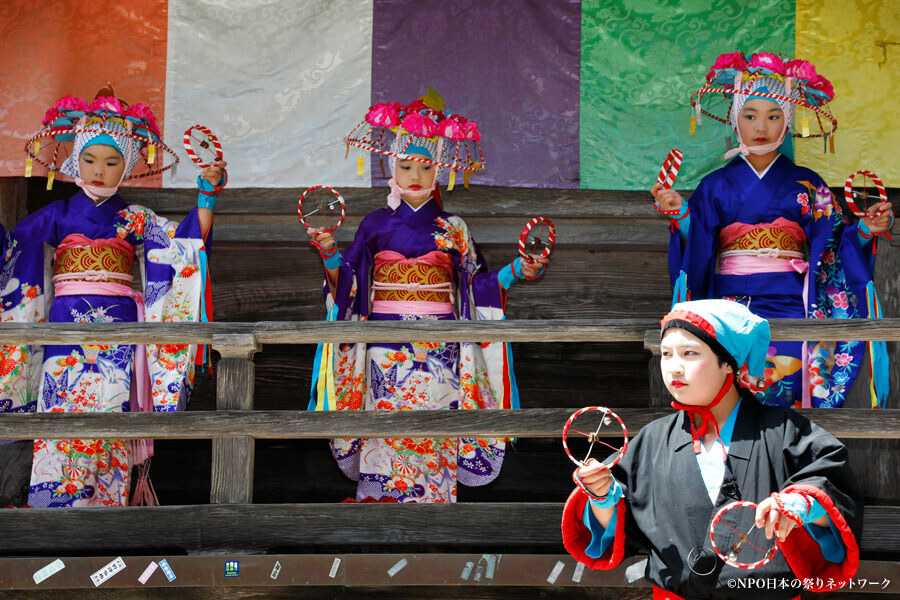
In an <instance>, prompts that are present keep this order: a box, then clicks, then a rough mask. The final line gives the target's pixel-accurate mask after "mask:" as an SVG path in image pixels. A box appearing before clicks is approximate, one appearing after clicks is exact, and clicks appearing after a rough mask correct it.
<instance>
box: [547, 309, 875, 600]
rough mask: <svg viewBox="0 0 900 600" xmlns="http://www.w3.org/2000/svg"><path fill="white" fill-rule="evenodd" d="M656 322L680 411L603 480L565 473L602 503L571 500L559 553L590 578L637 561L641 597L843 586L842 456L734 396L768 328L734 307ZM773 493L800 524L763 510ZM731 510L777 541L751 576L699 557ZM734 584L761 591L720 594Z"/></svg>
mask: <svg viewBox="0 0 900 600" xmlns="http://www.w3.org/2000/svg"><path fill="white" fill-rule="evenodd" d="M662 324H663V334H664V335H663V338H664V339H663V343H662V354H663V358H662V371H663V377H664V380H665V383H666V386H667V388H668V389H669V391H670V392H671V393H672V394H673V396H674V397H675V398H676V401H675V402H673V403H672V404H673V407H675V408H677V409H680V410H678V411H677V412H675V413H674V414H672V415H669V416H667V417H663V418H661V419H658V420H656V421H654V422H652V423H650V424H649V425H648V426H646V427H644V428H643V429H642V430H641V431H640V432H639V433H638V435H637V436H636V437H635V438H634V439H633V440H632V441H631V442H630V444H629V445H628V449H627V452H626V454H625V456H624V458H623V459H622V460H621V461H620V462H619V463H618V464H617V465H615V466H614V467H613V468H612V470H611V475H612V477H610V471H609V470H607V469H605V468H602V467H601V465H600V464H599V463H596V462H593V461H591V464H589V465H588V466H585V467H580V468H579V469H577V470H576V476H578V477H580V478H581V480H582V482H583V483H585V484H586V485H587V487H588V489H590V490H591V492H592V493H594V494H595V495H598V496H604V495H605V500H603V501H596V500H590V499H589V498H588V496H587V495H586V494H585V493H584V492H583V491H582V490H581V489H580V488H577V487H576V489H575V490H574V491H573V492H572V494H571V495H570V496H569V499H568V501H567V502H566V506H565V509H564V512H563V519H562V533H563V540H564V542H565V546H566V549H567V550H568V551H569V553H570V554H572V556H573V557H575V558H576V559H577V560H578V561H580V562H582V563H584V564H585V565H587V566H589V567H590V568H592V569H611V568H614V567H616V566H617V565H618V564H619V563H620V562H621V561H622V559H623V558H624V557H625V556H626V555H630V554H638V553H640V554H643V553H646V554H649V560H648V562H647V569H646V577H647V579H648V580H649V581H650V582H651V583H653V585H654V596H653V597H654V598H668V599H671V600H678V598H679V597H681V598H685V599H694V598H698V599H699V598H716V599H717V600H718V599H728V598H772V599H785V598H799V595H800V591H801V590H803V589H806V590H812V591H829V590H835V589H839V588H841V587H843V586H846V585H847V584H848V583H849V580H850V579H851V578H852V577H853V575H854V574H855V573H856V570H857V568H858V566H859V547H858V542H857V540H858V539H859V536H860V534H861V530H862V517H863V505H862V495H861V493H860V490H859V487H858V485H857V483H856V479H855V477H854V475H853V473H852V472H851V470H850V468H849V465H848V461H847V450H846V448H845V447H844V446H843V444H841V443H840V442H839V441H838V440H837V439H835V438H834V437H833V436H832V435H831V434H829V433H828V432H826V431H825V430H823V429H822V428H820V427H818V426H817V425H815V424H814V423H812V422H810V421H809V420H808V419H806V418H805V417H802V416H800V415H799V414H797V413H796V412H794V411H793V410H792V409H789V408H781V407H771V406H763V405H760V404H758V403H757V402H755V401H754V400H753V397H752V395H750V394H748V393H746V390H744V392H743V393H741V392H740V390H741V387H742V386H747V387H752V386H753V385H754V383H755V381H756V377H758V376H760V375H761V374H762V372H763V367H764V366H765V360H766V350H767V348H768V345H769V328H768V322H766V321H765V320H764V319H761V318H759V317H756V316H755V315H753V314H752V313H750V312H749V311H748V310H747V309H746V308H744V307H743V306H742V305H740V304H738V303H735V302H729V301H726V300H700V301H695V302H684V303H681V304H677V305H675V307H673V311H672V312H671V313H669V314H668V315H667V316H666V317H665V318H664V319H663V321H662ZM670 329H671V330H673V331H671V332H670V331H669V330H670ZM670 334H671V335H670ZM704 353H705V354H707V355H710V356H711V357H712V360H711V361H710V360H706V362H703V361H704ZM716 363H718V365H716ZM745 363H746V365H745ZM738 365H742V366H743V368H741V369H738ZM736 380H737V381H738V382H739V383H735V381H736ZM717 391H718V393H716V392H717ZM773 492H778V493H779V499H780V500H781V501H783V504H784V505H785V506H786V507H787V509H788V510H789V511H791V512H794V513H795V514H798V515H799V516H800V518H801V519H802V521H803V526H802V527H801V526H799V525H796V526H795V524H794V522H793V521H791V520H790V519H788V518H787V517H786V516H784V515H782V513H781V512H779V511H778V510H777V508H776V503H775V499H774V498H770V496H771V495H772V494H773ZM735 500H746V501H750V502H754V503H758V504H759V505H760V506H759V508H758V509H757V513H756V523H757V524H762V525H764V526H767V528H768V530H769V531H772V532H773V533H774V534H775V535H777V536H778V547H779V550H780V551H779V552H777V553H776V554H775V556H774V558H772V560H771V561H770V562H769V563H768V564H765V565H764V566H762V567H760V568H758V569H755V570H741V569H736V568H734V567H732V566H729V565H726V564H725V563H724V562H723V561H722V560H721V559H719V558H718V557H717V556H716V555H715V553H714V552H713V551H712V550H711V544H710V539H709V531H710V524H711V521H712V518H713V516H714V515H715V513H716V512H717V511H718V510H719V509H720V508H722V507H723V506H725V505H726V504H729V503H731V502H733V501H735ZM750 524H751V525H752V516H750ZM746 530H747V529H743V531H746ZM773 530H774V531H773ZM746 578H750V579H755V580H757V582H756V583H758V582H760V581H762V582H763V584H762V585H765V586H767V587H769V589H759V587H749V586H747V585H743V584H741V583H736V582H735V581H732V582H731V583H730V584H729V580H738V579H746ZM769 582H771V583H769ZM745 583H746V582H745Z"/></svg>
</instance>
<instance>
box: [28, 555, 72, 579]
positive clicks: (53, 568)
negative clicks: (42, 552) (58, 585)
mask: <svg viewBox="0 0 900 600" xmlns="http://www.w3.org/2000/svg"><path fill="white" fill-rule="evenodd" d="M65 568H66V565H65V563H64V562H63V561H61V560H59V559H58V558H57V559H56V560H54V561H53V562H52V563H50V564H49V565H47V566H45V567H41V568H40V569H38V570H37V571H35V572H34V575H32V576H31V577H32V578H33V579H34V583H35V584H38V583H40V582H42V581H44V580H45V579H47V578H48V577H50V576H51V575H55V574H57V573H59V572H60V571H62V570H63V569H65Z"/></svg>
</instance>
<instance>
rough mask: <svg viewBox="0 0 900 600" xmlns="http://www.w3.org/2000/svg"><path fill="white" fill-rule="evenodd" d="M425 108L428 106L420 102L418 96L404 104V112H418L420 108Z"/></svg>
mask: <svg viewBox="0 0 900 600" xmlns="http://www.w3.org/2000/svg"><path fill="white" fill-rule="evenodd" d="M426 108H428V107H427V106H425V103H424V102H422V99H421V98H419V99H417V100H413V101H412V102H410V103H409V104H408V105H407V106H406V112H407V113H414V112H419V111H420V110H425V109H426Z"/></svg>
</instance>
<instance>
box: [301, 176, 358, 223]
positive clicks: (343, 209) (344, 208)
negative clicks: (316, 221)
mask: <svg viewBox="0 0 900 600" xmlns="http://www.w3.org/2000/svg"><path fill="white" fill-rule="evenodd" d="M318 189H325V190H328V191H329V192H331V193H332V194H334V195H335V197H336V198H337V202H340V204H341V218H340V219H338V222H337V225H335V226H334V227H332V228H331V229H324V230H323V231H324V232H325V233H331V232H332V231H334V230H336V229H337V228H338V227H340V226H341V223H343V222H344V217H346V216H347V206H346V205H345V204H344V197H343V196H341V195H340V193H338V191H337V190H336V189H334V188H332V187H329V186H327V185H314V186H312V187H309V188H306V190H305V191H304V192H303V194H302V195H301V196H300V200H299V201H298V202H297V216H299V217H300V223H302V224H303V226H304V227H306V228H307V229H316V228H315V227H313V226H312V225H310V224H309V223H307V222H306V219H304V218H303V200H304V199H305V198H306V196H307V194H309V193H310V192H312V191H313V190H318ZM307 216H308V214H307Z"/></svg>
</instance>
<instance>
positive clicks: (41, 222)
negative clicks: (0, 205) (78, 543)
mask: <svg viewBox="0 0 900 600" xmlns="http://www.w3.org/2000/svg"><path fill="white" fill-rule="evenodd" d="M42 138H44V139H46V140H49V141H50V142H52V141H54V140H55V141H56V142H57V143H65V142H68V141H74V147H73V149H72V151H71V153H70V154H69V156H68V158H67V160H66V161H65V162H64V163H63V165H62V167H61V171H62V172H63V173H65V174H66V175H69V176H71V177H73V178H74V179H75V183H76V184H77V185H78V186H79V187H80V188H81V191H79V192H78V193H77V194H75V195H74V196H72V197H71V198H69V199H67V200H58V201H56V202H54V203H52V204H50V205H48V206H46V207H44V208H42V209H40V210H38V211H36V212H34V213H33V214H31V215H29V216H28V217H26V218H25V219H23V220H22V221H21V222H19V223H18V224H17V225H16V227H15V229H14V230H12V231H10V232H6V231H3V230H2V228H0V244H2V254H0V257H2V262H0V266H2V270H0V294H2V306H0V316H2V320H3V322H44V321H48V320H49V321H51V322H59V323H90V322H96V323H114V322H134V321H197V320H200V319H201V318H202V317H203V314H204V309H205V306H204V303H205V298H204V294H205V292H206V291H207V290H208V287H207V280H206V277H207V273H206V247H207V246H206V243H207V235H208V233H209V231H210V228H211V226H212V221H213V212H212V209H213V207H214V205H215V196H214V195H206V194H201V195H200V202H199V205H198V208H196V209H194V210H192V211H191V212H190V213H189V214H188V216H187V218H186V219H185V220H184V222H182V223H181V224H180V225H179V224H177V223H172V222H170V221H167V220H166V219H164V218H162V217H160V216H158V215H156V214H154V213H153V212H152V211H150V210H148V209H146V208H144V207H142V206H137V205H128V204H126V203H125V202H124V201H123V200H122V198H121V197H120V196H119V195H118V194H117V190H118V187H119V185H120V184H121V183H122V181H124V180H125V179H128V178H134V177H142V176H145V175H149V174H153V173H158V172H159V171H161V170H164V167H162V163H163V156H162V154H163V152H169V153H171V151H170V150H168V148H166V147H165V145H164V144H163V143H162V142H161V141H160V136H159V130H158V129H157V127H156V122H155V117H154V116H153V113H152V112H151V111H150V109H149V108H148V107H146V106H145V105H143V104H135V105H132V106H130V107H128V106H127V105H126V104H124V103H123V102H121V101H120V100H118V99H117V98H115V97H112V96H100V97H97V98H96V99H95V100H94V102H93V103H92V104H91V105H90V106H88V105H87V104H86V103H85V102H84V101H82V100H81V99H78V98H73V97H71V96H67V97H65V98H63V99H61V100H60V101H59V102H57V104H56V105H55V106H54V107H53V108H51V109H50V110H49V111H48V112H47V116H46V117H45V120H44V128H43V129H42V130H41V131H40V132H39V133H38V134H37V135H36V136H35V137H34V138H32V140H31V141H30V142H29V161H28V168H29V169H28V170H30V166H31V163H32V161H33V160H38V161H39V162H42V163H43V162H44V161H43V160H42V158H41V153H40V149H39V144H38V143H35V140H41V139H42ZM47 146H50V143H48V144H47ZM150 148H152V149H150ZM48 150H50V148H48ZM57 150H58V147H57V148H56V149H54V150H53V156H54V160H53V162H51V163H50V164H49V165H48V166H50V168H51V174H52V173H53V172H54V170H55V156H56V155H57V154H56V151H57ZM157 150H158V151H159V154H160V156H158V157H153V154H155V152H156V151H157ZM171 155H172V156H174V153H171ZM176 160H177V159H176ZM139 162H140V163H143V167H144V169H143V170H144V172H143V173H139V174H132V173H133V170H134V169H135V167H136V166H137V165H138V163H139ZM150 162H155V163H156V165H155V167H154V166H151V165H150V164H148V163H150ZM45 164H46V163H45ZM224 166H225V165H224V163H218V164H217V165H216V166H213V167H210V168H208V169H206V170H205V171H204V173H203V174H202V176H201V179H200V180H199V181H200V182H202V183H200V186H201V189H205V190H212V186H211V185H210V182H218V181H219V179H220V177H221V175H222V169H223V167H224ZM27 174H29V175H30V173H27ZM135 259H137V260H138V263H139V272H140V283H141V286H140V288H139V289H140V291H138V290H136V289H134V286H133V283H134V281H133V278H134V276H133V269H132V266H133V263H134V261H135ZM195 356H196V346H187V345H150V346H146V347H145V346H132V345H124V344H118V345H116V344H93V343H92V344H84V345H79V344H64V345H47V346H29V345H12V346H3V347H2V350H0V410H2V411H4V412H35V411H37V412H128V411H151V410H152V411H172V410H178V409H183V408H184V407H185V405H186V403H187V401H188V398H189V396H190V391H191V388H192V386H193V379H194V362H195ZM151 454H152V440H146V441H140V440H134V441H132V442H129V441H127V440H35V442H34V454H33V461H32V471H31V488H30V492H29V498H28V504H29V505H30V506H33V507H65V506H125V505H128V504H129V490H130V487H131V468H132V466H133V465H142V472H141V475H142V477H141V478H140V481H139V486H138V489H137V490H136V493H135V494H136V496H137V498H136V500H137V501H145V502H154V501H155V497H154V495H153V493H152V489H151V488H150V487H149V483H148V481H147V479H146V470H147V468H148V466H149V465H148V464H146V463H145V461H146V460H147V459H148V458H149V456H150V455H151Z"/></svg>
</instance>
